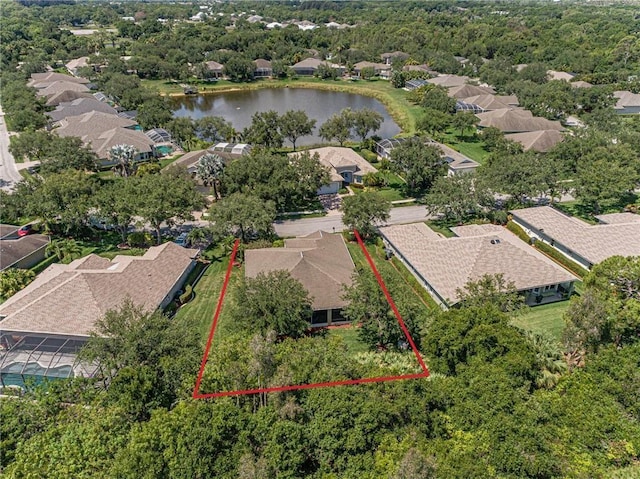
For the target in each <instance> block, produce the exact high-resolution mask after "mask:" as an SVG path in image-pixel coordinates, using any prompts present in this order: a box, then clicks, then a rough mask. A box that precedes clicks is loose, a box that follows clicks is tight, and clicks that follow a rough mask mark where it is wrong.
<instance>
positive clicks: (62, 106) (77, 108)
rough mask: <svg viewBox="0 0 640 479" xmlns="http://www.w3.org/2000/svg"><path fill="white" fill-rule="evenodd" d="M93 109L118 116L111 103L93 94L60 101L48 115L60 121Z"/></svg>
mask: <svg viewBox="0 0 640 479" xmlns="http://www.w3.org/2000/svg"><path fill="white" fill-rule="evenodd" d="M92 111H99V112H102V113H108V114H110V115H116V116H117V114H118V112H117V111H116V109H115V108H113V107H112V106H110V105H109V104H107V103H104V102H101V101H98V100H96V99H95V98H93V96H89V97H88V98H76V99H74V100H72V101H70V102H62V103H59V104H58V107H57V108H56V109H55V110H53V111H50V112H48V113H47V116H49V117H50V118H51V119H52V120H53V121H60V120H62V119H64V118H67V117H68V116H78V115H83V114H85V113H90V112H92Z"/></svg>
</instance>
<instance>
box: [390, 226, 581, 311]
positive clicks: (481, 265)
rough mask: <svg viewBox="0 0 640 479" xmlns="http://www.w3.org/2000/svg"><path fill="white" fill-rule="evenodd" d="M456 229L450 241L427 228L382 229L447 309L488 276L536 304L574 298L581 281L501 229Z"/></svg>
mask: <svg viewBox="0 0 640 479" xmlns="http://www.w3.org/2000/svg"><path fill="white" fill-rule="evenodd" d="M451 230H452V231H453V232H454V233H455V234H456V237H454V238H445V237H443V236H441V235H439V234H438V233H436V232H435V231H433V230H432V229H430V228H429V227H428V226H427V225H426V224H424V223H412V224H406V225H394V226H384V227H381V228H380V234H381V235H382V238H383V240H384V243H385V245H386V247H387V248H388V249H389V250H390V251H391V252H392V253H393V254H394V255H396V256H397V257H398V259H400V261H402V263H403V264H404V265H405V266H406V267H407V268H408V269H409V271H410V272H411V273H412V274H413V276H414V277H415V278H416V279H417V280H418V282H419V283H420V285H421V286H422V287H424V288H425V289H426V290H427V292H429V294H430V295H431V296H432V297H433V299H434V300H435V301H436V302H437V303H438V304H439V305H440V306H441V307H442V308H443V309H447V308H450V307H452V306H455V305H456V304H458V302H459V301H460V298H459V296H458V290H459V289H464V287H465V285H466V284H467V283H468V282H470V281H477V280H479V279H480V278H482V277H483V276H484V275H495V274H501V275H503V278H504V279H505V281H507V282H513V283H514V284H515V287H516V289H517V290H518V291H519V292H520V293H521V294H522V295H524V297H525V301H526V303H527V304H530V305H535V304H543V303H549V302H554V301H561V300H563V299H566V298H568V296H569V295H570V294H571V292H572V291H573V284H574V282H575V281H577V280H578V278H577V277H576V276H574V275H573V274H571V273H569V272H568V271H567V270H565V269H564V268H562V267H560V266H559V265H558V264H556V263H555V262H554V261H552V260H551V259H549V258H547V257H546V256H545V255H543V254H542V253H540V252H539V251H537V250H536V249H535V248H532V247H531V246H530V245H528V244H526V243H525V242H523V241H522V240H520V239H519V238H518V237H517V236H515V235H514V234H513V233H511V232H510V231H508V230H507V229H506V228H503V227H501V226H497V225H490V224H486V225H469V226H458V227H455V228H451Z"/></svg>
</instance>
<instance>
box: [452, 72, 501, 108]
mask: <svg viewBox="0 0 640 479" xmlns="http://www.w3.org/2000/svg"><path fill="white" fill-rule="evenodd" d="M461 78H465V77H461ZM494 93H495V90H494V89H493V88H489V87H485V86H476V85H469V84H465V85H458V86H453V87H451V88H449V91H448V93H447V94H448V95H449V96H450V97H452V98H458V99H463V98H469V97H470V96H480V95H483V96H484V95H492V94H494ZM467 103H468V102H467Z"/></svg>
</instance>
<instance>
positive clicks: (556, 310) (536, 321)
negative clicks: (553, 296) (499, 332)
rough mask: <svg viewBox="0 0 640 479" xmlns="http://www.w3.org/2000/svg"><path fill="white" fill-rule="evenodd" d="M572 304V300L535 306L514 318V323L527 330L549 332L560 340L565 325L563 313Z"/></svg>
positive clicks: (548, 333) (541, 332)
mask: <svg viewBox="0 0 640 479" xmlns="http://www.w3.org/2000/svg"><path fill="white" fill-rule="evenodd" d="M570 304H571V302H570V301H559V302H557V303H549V304H544V305H542V306H534V307H532V308H529V310H528V311H527V312H526V313H524V314H523V315H522V316H519V317H517V318H514V319H513V320H512V323H513V324H514V325H515V326H518V327H520V328H522V329H525V330H527V331H532V332H534V333H540V334H547V335H549V336H551V337H553V338H554V339H556V340H557V341H558V342H560V340H561V338H562V331H563V329H564V326H565V322H564V319H563V315H564V313H565V312H566V311H567V308H569V305H570Z"/></svg>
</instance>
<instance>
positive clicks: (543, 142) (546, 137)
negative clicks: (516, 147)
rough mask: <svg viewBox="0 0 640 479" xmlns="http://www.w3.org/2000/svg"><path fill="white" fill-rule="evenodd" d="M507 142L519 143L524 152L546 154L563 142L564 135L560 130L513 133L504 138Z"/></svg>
mask: <svg viewBox="0 0 640 479" xmlns="http://www.w3.org/2000/svg"><path fill="white" fill-rule="evenodd" d="M504 137H505V138H506V139H507V140H511V141H517V142H518V143H520V144H521V145H522V147H523V148H524V151H529V150H533V151H539V152H541V153H546V152H547V151H549V150H550V149H552V148H553V147H554V146H556V145H557V144H558V143H560V142H561V141H562V140H564V135H563V134H562V133H560V132H559V131H558V130H540V131H528V132H524V133H511V134H509V135H505V136H504Z"/></svg>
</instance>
